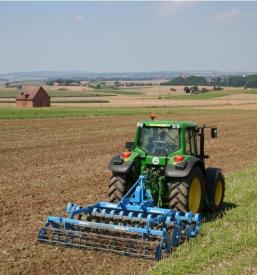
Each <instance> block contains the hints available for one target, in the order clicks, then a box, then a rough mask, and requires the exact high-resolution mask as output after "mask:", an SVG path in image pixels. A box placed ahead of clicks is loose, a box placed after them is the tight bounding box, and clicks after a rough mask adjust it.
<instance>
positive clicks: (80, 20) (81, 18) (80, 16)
mask: <svg viewBox="0 0 257 275" xmlns="http://www.w3.org/2000/svg"><path fill="white" fill-rule="evenodd" d="M73 20H74V21H75V22H82V21H84V16H82V15H76V16H74V17H73Z"/></svg>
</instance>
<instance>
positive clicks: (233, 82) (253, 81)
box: [161, 75, 257, 88]
mask: <svg viewBox="0 0 257 275" xmlns="http://www.w3.org/2000/svg"><path fill="white" fill-rule="evenodd" d="M161 85H184V86H194V85H198V86H207V85H208V86H221V87H227V86H228V87H244V88H257V75H244V76H242V75H235V76H223V77H214V78H211V79H207V78H205V77H203V76H188V77H182V76H178V77H174V78H172V79H171V80H169V81H167V82H163V83H161Z"/></svg>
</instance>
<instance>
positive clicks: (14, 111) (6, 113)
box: [0, 107, 173, 119]
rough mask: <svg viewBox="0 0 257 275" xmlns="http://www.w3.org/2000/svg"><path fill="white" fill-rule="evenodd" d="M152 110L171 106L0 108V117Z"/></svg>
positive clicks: (168, 111) (160, 111) (167, 111)
mask: <svg viewBox="0 0 257 275" xmlns="http://www.w3.org/2000/svg"><path fill="white" fill-rule="evenodd" d="M153 110H154V112H157V113H158V114H171V113H173V111H172V110H171V108H151V107H149V108H148V107H145V108H118V107H117V108H116V107H115V108H110V107H109V108H104V107H99V108H91V107H90V108H88V107H87V108H68V107H63V108H58V107H51V108H32V109H25V108H13V107H12V108H0V119H29V118H57V117H85V116H112V115H135V114H149V113H151V112H152V111H153Z"/></svg>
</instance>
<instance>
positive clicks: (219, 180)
mask: <svg viewBox="0 0 257 275" xmlns="http://www.w3.org/2000/svg"><path fill="white" fill-rule="evenodd" d="M205 182H206V195H207V202H208V204H207V208H208V209H211V210H219V209H220V208H221V207H222V205H223V200H224V195H225V179H224V176H223V173H222V170H221V169H219V168H207V169H206V173H205ZM219 185H220V186H219ZM217 193H218V194H217ZM217 195H218V196H217ZM216 196H217V197H216Z"/></svg>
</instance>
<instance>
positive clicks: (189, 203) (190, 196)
mask: <svg viewBox="0 0 257 275" xmlns="http://www.w3.org/2000/svg"><path fill="white" fill-rule="evenodd" d="M204 197H205V186H204V178H203V172H202V170H201V169H200V168H199V167H194V168H193V169H192V171H191V172H190V174H189V175H188V176H187V177H185V178H176V179H170V181H169V182H168V206H169V208H172V209H175V210H179V211H181V212H183V213H185V212H187V211H191V212H192V213H201V212H202V209H203V206H204Z"/></svg>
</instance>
